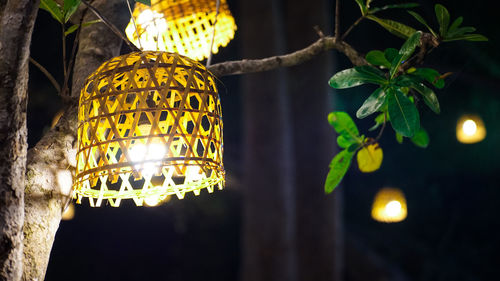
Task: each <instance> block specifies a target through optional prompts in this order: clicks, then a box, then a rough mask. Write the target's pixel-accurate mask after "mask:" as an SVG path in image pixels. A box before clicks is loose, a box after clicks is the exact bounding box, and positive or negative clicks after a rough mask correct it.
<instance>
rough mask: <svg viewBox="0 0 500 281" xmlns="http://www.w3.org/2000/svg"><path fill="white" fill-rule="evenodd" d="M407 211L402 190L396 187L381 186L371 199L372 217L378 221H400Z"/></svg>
mask: <svg viewBox="0 0 500 281" xmlns="http://www.w3.org/2000/svg"><path fill="white" fill-rule="evenodd" d="M407 213H408V211H407V208H406V199H405V196H404V194H403V192H402V191H401V190H400V189H397V188H388V187H386V188H382V189H381V190H380V191H379V192H378V193H377V195H376V196H375V200H374V201H373V206H372V218H373V219H374V220H376V221H380V222H388V223H389V222H400V221H402V220H404V219H405V218H406V215H407Z"/></svg>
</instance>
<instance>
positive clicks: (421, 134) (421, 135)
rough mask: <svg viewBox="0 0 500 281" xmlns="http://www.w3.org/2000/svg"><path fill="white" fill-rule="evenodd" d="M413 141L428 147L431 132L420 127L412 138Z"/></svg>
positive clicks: (417, 144) (420, 145) (422, 146)
mask: <svg viewBox="0 0 500 281" xmlns="http://www.w3.org/2000/svg"><path fill="white" fill-rule="evenodd" d="M411 141H412V142H413V143H414V144H415V145H416V146H418V147H421V148H426V147H427V146H428V145H429V134H427V131H426V130H425V129H424V128H422V127H420V129H419V130H418V131H417V132H416V133H415V135H414V136H413V137H412V138H411Z"/></svg>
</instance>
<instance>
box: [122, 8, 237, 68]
mask: <svg viewBox="0 0 500 281" xmlns="http://www.w3.org/2000/svg"><path fill="white" fill-rule="evenodd" d="M215 14H216V1H214V0H180V1H179V0H152V1H151V7H148V6H147V5H144V4H141V3H136V4H135V9H134V12H133V15H132V17H133V19H134V20H135V24H134V21H133V20H132V19H131V20H130V22H129V24H128V26H127V27H126V29H125V34H126V35H127V37H128V38H129V40H130V41H132V42H133V43H134V44H135V45H136V46H137V47H139V48H142V50H145V51H167V52H174V53H179V54H181V55H184V56H187V57H190V58H192V59H195V60H203V59H204V58H207V57H208V56H209V53H210V44H211V42H212V36H213V28H214V23H215ZM136 27H137V30H136ZM235 31H236V24H235V22H234V18H233V16H232V15H231V12H230V11H229V8H228V6H227V3H226V0H221V2H220V7H219V14H218V15H217V23H216V26H215V38H214V44H213V47H212V52H213V53H214V54H215V53H217V52H218V51H219V47H225V46H226V45H227V44H228V43H229V41H231V39H233V37H234V32H235Z"/></svg>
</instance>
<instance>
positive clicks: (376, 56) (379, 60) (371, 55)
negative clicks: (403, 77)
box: [365, 50, 391, 68]
mask: <svg viewBox="0 0 500 281" xmlns="http://www.w3.org/2000/svg"><path fill="white" fill-rule="evenodd" d="M365 58H366V61H368V62H369V63H371V64H373V65H377V66H383V67H385V68H391V63H390V62H389V61H388V60H387V59H386V58H385V55H384V53H383V52H382V51H379V50H373V51H369V52H368V54H366V57H365Z"/></svg>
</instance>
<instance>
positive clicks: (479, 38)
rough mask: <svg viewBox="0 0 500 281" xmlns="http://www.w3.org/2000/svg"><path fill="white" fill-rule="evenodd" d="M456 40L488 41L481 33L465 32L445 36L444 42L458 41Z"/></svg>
mask: <svg viewBox="0 0 500 281" xmlns="http://www.w3.org/2000/svg"><path fill="white" fill-rule="evenodd" d="M458 40H466V41H488V38H487V37H485V36H483V35H481V34H465V35H460V36H456V37H453V38H446V39H444V40H443V41H444V42H451V41H458Z"/></svg>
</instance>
